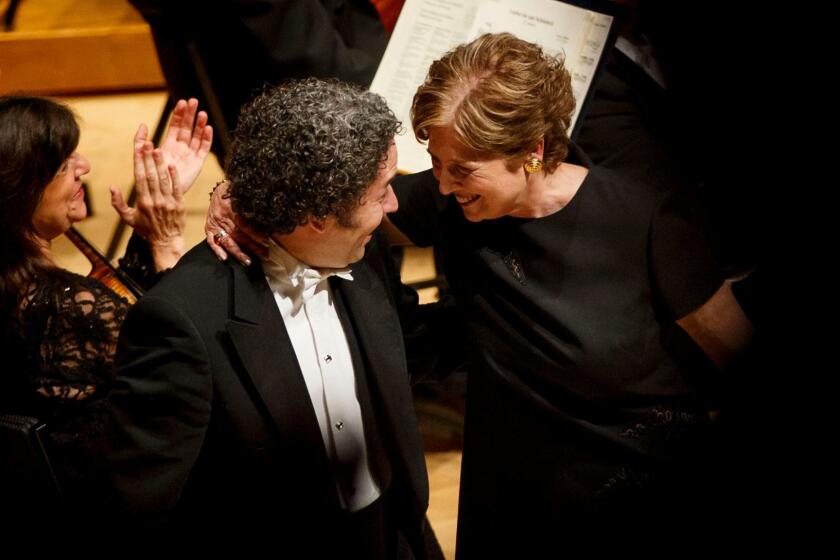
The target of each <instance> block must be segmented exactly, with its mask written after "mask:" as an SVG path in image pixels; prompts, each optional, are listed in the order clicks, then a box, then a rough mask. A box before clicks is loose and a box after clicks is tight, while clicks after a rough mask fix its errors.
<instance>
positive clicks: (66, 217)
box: [32, 152, 90, 241]
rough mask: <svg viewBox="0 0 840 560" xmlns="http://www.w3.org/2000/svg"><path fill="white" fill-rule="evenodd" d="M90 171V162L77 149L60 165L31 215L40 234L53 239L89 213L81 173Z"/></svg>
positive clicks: (44, 237)
mask: <svg viewBox="0 0 840 560" xmlns="http://www.w3.org/2000/svg"><path fill="white" fill-rule="evenodd" d="M88 171H90V163H88V160H87V159H86V158H85V157H84V156H83V155H81V154H80V153H78V152H73V154H72V155H71V156H70V157H69V158H67V160H66V161H65V162H64V163H63V164H62V165H61V168H60V169H59V170H58V173H56V174H55V177H53V180H52V181H50V182H49V184H48V185H47V187H46V188H45V189H44V194H43V195H41V200H40V201H39V202H38V206H37V207H36V208H35V214H34V215H33V216H32V225H33V226H34V227H35V231H36V232H37V233H38V236H39V237H41V238H42V239H45V240H47V241H49V240H51V239H54V238H56V237H58V236H59V235H61V234H62V233H64V232H65V231H67V230H68V229H70V226H72V225H73V223H75V222H78V221H79V220H83V219H84V218H85V216H87V206H86V205H85V193H84V190H83V189H82V176H83V175H85V174H87V172H88Z"/></svg>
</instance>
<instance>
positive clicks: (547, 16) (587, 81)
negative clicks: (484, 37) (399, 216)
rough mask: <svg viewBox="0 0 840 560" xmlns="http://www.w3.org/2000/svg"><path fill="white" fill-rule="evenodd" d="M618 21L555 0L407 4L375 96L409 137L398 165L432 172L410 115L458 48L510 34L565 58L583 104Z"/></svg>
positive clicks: (400, 145) (411, 0)
mask: <svg viewBox="0 0 840 560" xmlns="http://www.w3.org/2000/svg"><path fill="white" fill-rule="evenodd" d="M611 25H612V16H609V15H605V14H600V13H597V12H593V11H590V10H586V9H583V8H579V7H576V6H571V5H569V4H564V3H563V2H557V1H555V0H406V2H405V5H404V6H403V9H402V12H401V14H400V18H399V20H398V21H397V25H396V27H395V29H394V33H393V35H392V37H391V40H390V42H389V43H388V47H387V49H386V50H385V54H384V56H383V57H382V62H381V63H380V65H379V69H378V70H377V72H376V76H375V77H374V80H373V84H371V87H370V89H371V91H374V92H376V93H379V94H380V95H382V96H383V97H385V99H386V100H387V101H388V105H389V106H390V107H391V109H393V111H394V113H395V114H396V115H397V118H398V119H400V120H401V121H402V122H403V125H404V126H405V128H406V132H405V133H404V134H402V135H401V136H398V137H397V151H398V157H399V168H400V169H402V170H405V171H410V172H416V171H422V170H424V169H428V168H429V167H431V162H430V161H429V156H428V154H427V153H426V147H425V146H424V145H422V144H420V143H419V142H417V140H416V139H415V138H414V134H413V133H412V132H411V130H410V118H409V112H410V110H411V102H412V99H413V98H414V93H415V92H416V91H417V87H418V86H420V84H421V83H423V79H424V78H425V77H426V72H427V71H428V69H429V65H430V64H431V63H432V61H434V60H435V59H438V58H440V57H441V56H442V55H443V54H444V53H446V52H447V51H448V50H450V49H451V48H452V47H454V46H456V45H459V44H461V43H464V42H467V41H470V40H472V39H474V38H476V37H478V36H479V35H480V34H482V33H498V32H503V31H507V32H510V33H513V34H514V35H516V36H518V37H521V38H522V39H525V40H526V41H531V42H534V43H538V44H539V45H541V46H542V47H543V49H545V51H546V52H547V53H549V54H552V55H556V54H560V53H563V54H564V55H565V65H566V69H567V70H568V71H569V73H570V74H571V76H572V90H573V91H574V93H575V98H576V99H577V100H578V107H577V108H576V110H575V114H574V115H573V118H572V127H574V123H575V122H576V121H577V116H578V113H579V111H580V101H582V100H583V99H584V97H585V95H586V92H587V91H588V89H589V87H590V85H591V84H592V79H593V77H594V74H595V69H596V68H597V65H598V61H599V60H600V57H601V54H602V53H603V49H604V46H605V44H606V42H607V37H608V35H609V30H610V26H611Z"/></svg>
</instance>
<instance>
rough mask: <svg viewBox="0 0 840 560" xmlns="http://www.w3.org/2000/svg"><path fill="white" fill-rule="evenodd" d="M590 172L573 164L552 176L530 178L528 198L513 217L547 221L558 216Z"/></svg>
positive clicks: (540, 174) (537, 175)
mask: <svg viewBox="0 0 840 560" xmlns="http://www.w3.org/2000/svg"><path fill="white" fill-rule="evenodd" d="M588 173H589V170H588V169H587V168H585V167H583V166H580V165H575V164H572V163H561V164H560V165H559V166H558V167H557V169H555V170H554V171H553V172H552V173H549V174H545V173H534V174H532V175H529V176H528V177H527V181H528V186H527V187H526V190H525V196H524V197H523V200H522V202H521V204H519V205H517V209H516V210H514V211H513V212H511V213H510V215H511V216H514V217H516V218H544V217H545V216H550V215H551V214H554V213H555V212H559V211H560V210H562V209H563V208H565V207H566V205H568V204H569V202H571V201H572V199H573V198H574V197H575V195H576V194H577V192H578V190H579V189H580V186H581V185H582V184H583V181H584V179H586V175H587V174H588Z"/></svg>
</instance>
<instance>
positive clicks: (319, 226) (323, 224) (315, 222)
mask: <svg viewBox="0 0 840 560" xmlns="http://www.w3.org/2000/svg"><path fill="white" fill-rule="evenodd" d="M306 226H307V227H309V228H311V229H312V230H313V231H315V232H316V233H324V231H326V229H327V220H326V219H325V218H318V217H315V216H309V218H307V220H306Z"/></svg>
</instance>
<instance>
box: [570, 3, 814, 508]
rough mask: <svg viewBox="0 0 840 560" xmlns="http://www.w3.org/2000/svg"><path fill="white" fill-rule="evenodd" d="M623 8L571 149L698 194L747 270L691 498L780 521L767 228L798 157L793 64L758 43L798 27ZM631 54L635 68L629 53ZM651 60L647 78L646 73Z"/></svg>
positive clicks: (764, 18) (776, 315)
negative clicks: (732, 356)
mask: <svg viewBox="0 0 840 560" xmlns="http://www.w3.org/2000/svg"><path fill="white" fill-rule="evenodd" d="M632 4H633V6H632V8H631V9H630V10H628V13H627V15H628V17H627V18H626V21H625V26H624V28H623V30H622V37H621V38H620V39H619V41H618V43H617V47H616V49H614V50H613V52H612V53H611V54H610V57H609V59H608V64H607V65H606V67H605V71H604V72H603V74H602V75H601V77H600V81H599V83H598V85H597V88H596V90H595V93H594V96H593V98H592V100H591V102H590V104H589V106H588V112H587V114H586V117H585V120H584V126H583V128H582V130H581V134H580V136H579V138H578V143H579V144H580V145H581V147H583V148H584V150H585V151H586V152H587V153H588V154H589V155H590V156H591V157H592V159H593V161H595V162H596V163H600V164H601V165H603V166H605V167H609V168H612V169H615V170H617V171H619V172H621V173H623V174H626V175H628V176H630V177H634V178H636V179H640V180H642V181H645V182H647V183H650V184H654V185H661V186H663V187H666V188H677V189H682V190H683V191H685V192H688V193H690V194H693V195H694V196H696V198H698V199H699V201H700V205H699V207H700V208H702V211H703V215H702V216H698V218H699V219H702V220H703V222H704V225H705V227H704V231H705V232H706V235H707V236H708V239H709V241H710V244H711V247H712V249H713V250H714V252H715V256H716V258H717V260H718V261H719V262H720V263H721V265H722V266H723V268H724V270H725V271H726V272H727V273H728V274H729V275H731V276H743V275H745V274H748V275H749V276H748V277H747V279H746V280H744V281H742V282H738V283H736V284H734V285H733V292H734V294H735V296H736V298H737V299H738V302H739V304H740V305H741V307H742V308H743V310H744V312H745V313H746V315H747V316H748V317H749V319H750V320H751V321H752V322H753V326H754V328H755V337H754V339H753V342H752V343H751V344H750V346H749V347H748V348H747V349H746V351H745V352H744V353H743V355H742V356H740V357H739V358H738V359H737V360H736V361H735V362H733V363H732V364H730V366H729V367H728V368H727V371H725V372H724V373H723V375H722V376H719V377H718V378H717V379H715V381H714V383H713V384H712V385H713V386H712V387H709V391H708V394H709V395H710V397H711V398H713V399H715V400H716V401H717V402H716V407H717V408H718V410H719V411H720V412H719V416H718V421H717V423H716V424H717V426H716V427H717V429H718V436H719V437H718V438H717V439H716V440H715V441H714V442H713V443H712V447H711V448H710V449H709V452H710V454H709V455H707V456H706V457H702V458H700V459H702V460H703V461H704V463H703V465H702V468H706V469H708V470H709V473H710V474H711V475H712V476H710V477H707V482H708V485H707V486H706V487H704V488H702V489H697V492H696V493H695V495H694V497H695V498H697V503H698V504H702V505H703V506H705V510H706V511H705V512H704V513H708V514H709V515H710V516H713V517H714V518H716V519H718V520H720V521H733V520H739V519H743V518H745V516H750V517H751V518H753V519H763V520H771V519H772V520H774V522H776V523H778V520H779V519H785V518H786V517H787V516H786V511H785V510H786V508H787V504H788V503H789V500H788V497H789V491H788V490H787V489H786V488H785V487H786V484H785V483H784V481H785V480H792V479H793V478H794V477H792V476H791V475H790V474H789V473H788V468H787V466H785V465H786V463H788V462H789V461H791V459H789V458H785V456H786V455H787V456H791V457H792V454H787V453H783V454H779V453H778V451H777V446H778V441H777V438H778V434H780V433H783V432H784V427H783V424H784V423H785V421H784V420H782V416H783V415H782V416H780V415H779V414H780V408H781V409H783V408H785V407H786V405H784V404H780V403H785V402H789V401H790V399H789V398H787V399H772V398H769V397H770V395H771V394H776V393H780V391H779V389H780V386H779V381H778V380H777V379H776V378H775V377H773V376H771V375H768V374H769V371H770V370H771V369H773V367H772V364H773V363H774V362H775V363H777V364H779V363H785V364H787V363H789V362H788V361H787V360H786V359H783V354H785V353H786V352H787V351H786V350H784V349H785V348H793V347H794V346H793V345H792V344H791V343H790V341H789V340H786V341H785V343H784V344H774V343H773V342H771V337H774V336H775V337H776V340H778V341H781V340H782V339H781V337H780V336H778V335H779V334H780V333H781V329H782V328H784V326H785V324H786V323H785V320H784V317H785V314H784V313H783V312H782V309H781V307H783V306H777V305H776V304H775V303H774V300H775V299H776V298H777V297H778V296H776V298H774V299H771V297H773V296H775V295H776V294H777V293H779V292H774V290H773V288H772V285H773V281H774V274H776V273H778V272H779V269H780V268H781V267H780V262H781V260H780V258H779V257H778V256H776V255H777V251H778V246H779V245H778V244H779V242H780V241H781V239H780V237H781V236H780V235H779V233H780V232H781V231H783V230H784V228H779V227H777V226H776V225H775V224H773V225H771V222H770V220H771V219H772V220H775V219H776V217H781V216H785V215H786V213H785V212H784V210H783V209H782V208H779V207H778V204H777V203H776V202H774V201H776V200H784V199H785V197H784V196H783V195H782V193H783V192H785V190H786V189H789V188H792V187H793V188H795V185H797V183H798V180H797V179H798V178H795V177H791V175H792V174H793V169H794V168H795V166H790V165H786V164H785V163H784V162H785V161H788V160H790V161H807V159H806V158H802V157H798V156H796V155H794V145H795V144H796V142H792V141H786V140H783V138H784V134H785V133H784V132H783V131H784V130H785V123H784V122H782V121H785V120H787V119H788V118H792V114H790V113H789V111H790V110H791V109H792V108H793V104H794V103H795V102H794V97H793V95H792V88H793V87H794V84H795V79H796V76H795V72H794V70H793V69H794V68H795V67H796V66H795V63H793V62H790V61H788V59H787V57H786V56H785V55H784V53H783V52H782V50H781V49H774V48H773V47H772V46H771V45H770V43H768V42H767V41H766V39H767V38H768V36H769V35H770V33H771V30H790V29H793V28H794V27H795V25H793V24H791V23H788V22H780V21H777V20H778V15H774V10H770V9H761V10H758V9H756V8H755V7H754V6H749V5H744V6H733V5H732V4H731V3H726V4H725V3H723V2H714V1H713V2H703V3H690V4H685V3H673V2H667V1H663V0H639V1H638V2H632ZM786 17H788V16H786ZM762 39H765V40H762ZM622 42H624V45H622ZM627 44H630V45H631V48H629V49H626V48H624V47H625V46H626V45H627ZM634 50H635V51H636V53H637V54H640V55H641V56H640V57H637V58H638V60H641V61H642V63H643V64H639V63H637V62H634V61H633V60H631V57H629V56H627V55H626V54H625V52H628V53H632V51H634ZM622 51H625V52H622ZM652 60H653V61H655V63H654V64H653V65H652V66H653V67H654V68H655V70H654V71H653V72H647V71H645V70H644V69H643V68H642V66H643V65H644V63H645V62H650V61H652ZM648 66H651V65H648ZM653 76H656V77H657V78H658V80H657V79H655V78H654V77H653ZM799 180H801V179H799ZM771 251H772V253H771ZM771 255H773V257H772V258H770V256H771ZM769 263H773V264H774V265H775V269H773V270H770V269H768V267H767V265H768V264H769ZM776 367H780V366H778V365H777V366H776ZM794 367H796V366H794ZM702 375H704V374H702V373H701V376H702ZM706 379H708V378H706ZM774 385H775V387H774ZM788 390H789V388H788V387H786V388H785V390H784V392H787V391H788ZM770 403H776V404H770ZM710 518H711V517H710Z"/></svg>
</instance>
